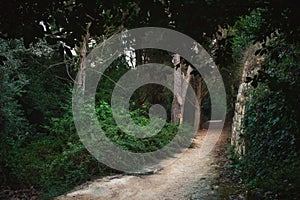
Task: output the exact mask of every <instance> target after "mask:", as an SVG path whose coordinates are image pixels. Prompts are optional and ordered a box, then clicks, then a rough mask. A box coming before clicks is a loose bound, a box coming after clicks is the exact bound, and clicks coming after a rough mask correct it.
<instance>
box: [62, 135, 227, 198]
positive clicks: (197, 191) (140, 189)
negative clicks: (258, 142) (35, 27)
mask: <svg viewBox="0 0 300 200" xmlns="http://www.w3.org/2000/svg"><path fill="white" fill-rule="evenodd" d="M216 134H218V133H217V132H216ZM205 135H206V130H201V131H199V132H198V134H197V136H196V138H195V139H194V141H193V145H192V148H189V149H187V150H186V151H185V152H183V153H182V155H180V157H179V158H178V159H176V158H175V160H174V162H173V163H172V164H171V165H168V166H166V167H165V168H163V169H162V170H160V171H157V172H156V173H154V174H151V175H139V176H133V175H117V176H108V177H105V178H102V179H98V180H94V181H91V182H88V183H85V184H83V185H81V186H78V187H77V188H75V189H74V190H73V191H72V192H70V193H68V194H66V195H63V196H60V197H57V198H56V200H71V199H81V200H88V199H91V200H92V199H97V200H101V199H103V200H104V199H105V200H109V199H114V200H115V199H116V200H121V199H124V200H125V199H131V200H140V199H145V200H185V199H209V200H212V199H219V194H218V190H217V187H218V186H214V183H215V179H216V178H217V176H218V172H217V170H216V167H217V164H216V163H217V160H218V156H219V155H220V151H222V152H224V151H223V146H224V144H225V143H226V139H227V138H228V132H227V131H225V130H223V131H222V134H221V136H220V138H219V141H218V143H217V144H216V145H215V147H214V150H213V151H212V152H211V153H210V154H208V155H207V156H206V157H205V158H203V159H200V158H199V152H200V146H201V143H202V141H203V138H204V137H205Z"/></svg>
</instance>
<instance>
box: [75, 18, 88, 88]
mask: <svg viewBox="0 0 300 200" xmlns="http://www.w3.org/2000/svg"><path fill="white" fill-rule="evenodd" d="M91 25H92V22H89V23H87V25H86V34H85V35H83V36H82V41H81V43H80V48H79V59H80V63H79V71H78V79H77V83H76V84H78V85H79V86H81V87H82V90H83V91H85V81H86V80H85V79H86V66H85V64H84V61H85V58H86V55H87V49H88V41H89V38H90V33H89V29H90V27H91Z"/></svg>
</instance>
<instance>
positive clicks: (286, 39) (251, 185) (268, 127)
mask: <svg viewBox="0 0 300 200" xmlns="http://www.w3.org/2000/svg"><path fill="white" fill-rule="evenodd" d="M267 12H268V9H256V10H254V11H252V12H251V13H250V14H249V15H247V16H245V17H242V18H241V19H240V20H238V21H237V22H236V23H235V26H234V27H233V29H234V32H235V36H234V37H233V39H232V41H233V43H232V49H233V52H234V53H233V56H235V58H236V60H235V62H236V63H237V64H239V61H241V57H242V56H243V51H241V50H242V49H243V48H247V47H249V46H250V45H253V43H254V42H257V40H255V38H256V37H257V35H259V33H260V32H262V31H264V29H265V27H266V26H267V23H268V19H266V18H265V14H266V13H267ZM282 15H283V16H284V13H282ZM298 28H299V27H298ZM290 34H291V32H289V33H288V34H287V33H284V32H280V29H279V28H278V29H274V33H273V34H271V35H269V36H268V37H269V38H266V39H265V40H264V41H262V45H263V48H262V49H259V50H258V51H257V52H256V53H255V54H256V55H257V54H260V55H262V56H264V57H265V61H264V63H263V65H262V67H261V70H260V71H259V73H258V75H256V76H255V77H248V80H247V82H250V83H249V84H251V85H252V87H253V89H252V90H250V91H248V93H247V94H246V96H247V97H248V98H249V101H248V103H247V105H246V111H245V116H244V119H243V135H242V137H241V138H240V139H241V140H243V141H245V149H246V150H245V153H244V154H243V155H242V156H241V157H239V156H238V157H234V156H233V157H232V158H233V161H234V168H235V173H237V174H238V176H239V177H241V180H242V182H243V183H244V184H246V188H247V190H250V191H253V190H254V191H256V192H257V193H260V195H261V196H262V197H264V198H266V199H297V193H298V192H297V191H299V187H300V185H299V177H300V174H299V172H300V171H299V169H300V168H299V164H300V163H299V116H300V113H299V109H298V105H299V103H300V102H299V101H300V98H299V92H298V87H299V84H300V76H299V75H300V68H299V64H300V63H299V53H300V48H299V43H298V41H295V40H294V39H296V38H290V37H291V35H290ZM295 37H296V36H295ZM241 52H242V53H241ZM252 56H254V55H252ZM264 194H265V195H264ZM257 198H258V197H257Z"/></svg>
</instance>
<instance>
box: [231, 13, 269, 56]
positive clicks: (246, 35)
mask: <svg viewBox="0 0 300 200" xmlns="http://www.w3.org/2000/svg"><path fill="white" fill-rule="evenodd" d="M265 12H267V11H266V10H265V9H262V8H258V9H255V10H253V11H252V12H251V13H250V14H249V15H246V16H243V17H240V19H239V20H237V21H236V23H235V24H234V27H233V30H232V31H233V33H231V34H233V35H234V36H235V37H233V40H232V57H233V58H234V61H235V62H239V61H240V60H241V57H242V54H241V52H243V51H244V50H245V49H246V48H247V47H249V46H250V45H251V44H252V43H253V42H255V41H256V40H257V35H258V34H259V33H260V31H261V29H263V27H264V26H265V25H266V20H265V19H264V18H263V16H262V15H263V13H265Z"/></svg>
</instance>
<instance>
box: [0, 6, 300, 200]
mask: <svg viewBox="0 0 300 200" xmlns="http://www.w3.org/2000/svg"><path fill="white" fill-rule="evenodd" d="M12 13H14V16H12ZM0 16H1V20H0V94H1V95H0V180H1V181H0V187H1V188H0V189H1V190H7V189H9V190H18V189H22V188H30V187H31V186H33V188H35V189H36V190H37V191H38V192H39V195H40V197H41V198H46V199H48V198H51V197H53V196H57V195H59V194H62V193H64V192H66V191H67V190H69V189H70V188H72V187H74V186H75V185H78V184H80V183H82V182H85V181H87V180H90V179H91V178H93V177H94V176H102V175H107V174H110V173H118V172H117V171H115V170H113V169H110V168H109V167H107V166H105V165H103V164H101V163H99V162H97V160H96V159H95V158H93V157H92V156H91V155H90V154H89V152H88V151H87V150H86V149H85V147H84V146H83V144H82V143H81V142H80V140H79V137H78V135H77V134H76V130H75V126H74V122H73V116H72V105H71V98H72V88H73V84H74V82H73V80H74V79H75V75H76V73H77V72H78V70H79V68H80V62H81V57H82V56H84V55H82V51H81V50H82V47H83V46H84V44H83V43H84V42H83V38H84V37H85V36H86V35H89V36H90V38H89V39H93V40H89V41H87V42H88V43H89V44H90V43H92V42H94V43H95V44H97V43H99V42H101V41H103V39H105V38H108V37H109V36H111V35H112V34H114V33H116V32H119V31H120V30H124V29H130V28H134V27H143V26H159V27H166V28H171V29H175V30H178V31H181V32H183V33H185V34H187V35H189V36H191V37H193V38H194V39H195V40H197V41H199V42H200V43H201V44H202V45H203V46H204V47H205V48H206V49H207V51H209V52H210V53H211V55H212V56H213V57H214V59H215V61H216V63H217V65H218V67H219V69H220V71H221V74H222V76H223V79H224V82H225V87H226V92H227V100H228V106H227V107H228V116H229V117H232V116H231V115H230V114H231V113H232V112H231V111H232V110H233V109H234V100H235V95H236V92H237V91H236V90H237V87H238V84H239V81H240V75H241V71H242V67H243V66H242V64H241V59H242V57H243V53H244V50H245V49H246V48H247V47H249V46H250V45H252V44H254V43H257V42H260V43H261V44H262V48H261V49H260V50H259V51H257V52H256V53H257V54H261V55H263V56H264V57H265V58H266V59H265V62H264V65H263V67H262V69H261V71H260V72H259V74H258V76H257V77H251V80H249V81H251V85H252V86H253V90H252V92H251V93H249V94H248V95H249V97H250V101H249V103H248V105H247V112H246V115H245V118H244V121H243V126H244V135H243V137H242V139H244V140H245V141H246V149H247V151H246V152H245V154H244V155H242V157H241V158H237V157H236V156H235V154H234V153H233V155H231V158H232V161H233V163H232V165H231V166H232V167H233V168H234V173H236V175H237V176H238V177H240V178H241V181H242V183H244V184H245V185H246V187H247V189H248V190H258V191H271V192H272V193H271V194H269V196H268V198H271V199H272V198H275V195H277V196H278V198H280V199H291V198H294V197H295V196H297V194H296V192H297V191H299V187H300V181H299V177H300V170H299V169H300V168H299V165H300V163H299V150H300V149H299V148H300V133H299V128H300V127H299V124H300V113H299V109H298V105H299V103H300V102H299V100H300V96H299V89H298V88H299V87H300V65H299V64H300V63H299V62H300V60H299V58H300V55H299V54H300V44H299V38H300V37H299V36H300V34H299V29H300V26H299V20H298V19H299V17H300V16H299V12H298V11H297V5H296V3H294V2H292V1H283V0H281V1H268V0H267V1H266V0H264V1H262V0H253V1H250V0H249V1H244V3H240V1H238V0H234V1H229V0H228V1H227V0H226V1H218V0H203V1H191V0H179V1H164V0H153V1H152V0H150V1H145V2H144V1H139V0H137V1H129V2H127V1H105V2H101V1H93V2H92V1H89V3H86V2H85V1H56V0H55V1H53V0H52V1H37V0H31V1H28V0H27V1H25V0H24V1H1V5H0ZM41 22H42V25H43V26H42V25H41V24H40V23H41ZM87 24H91V26H90V27H88V28H87V27H86V26H87ZM267 37H268V38H267ZM94 43H93V44H92V45H91V46H88V47H87V49H88V52H89V51H90V50H91V49H92V47H93V45H95V44H94ZM71 50H74V51H75V52H76V54H74V53H72V52H71ZM149 54H150V53H149ZM150 57H151V58H152V59H153V60H159V61H160V62H164V63H168V64H170V63H171V55H170V54H169V53H168V52H164V53H161V52H158V53H156V54H154V53H152V54H150ZM137 62H139V61H137ZM128 70H130V66H128V64H127V63H126V61H125V58H124V57H120V59H118V60H116V61H115V62H114V63H113V64H112V66H110V68H109V69H108V70H107V71H106V72H105V76H104V78H103V80H101V87H99V90H98V91H97V94H96V96H97V98H96V99H97V100H96V101H97V102H96V108H95V110H96V111H97V116H98V119H99V123H100V124H101V125H103V128H104V129H105V130H107V132H109V134H108V137H110V138H111V140H112V141H113V142H115V143H116V144H117V145H119V146H121V147H122V148H123V149H126V150H128V151H132V152H150V151H155V150H156V149H159V148H161V147H162V146H164V145H165V144H167V143H168V142H169V141H170V140H171V139H172V138H173V136H174V133H176V129H177V125H176V124H172V123H170V117H169V116H168V123H167V124H166V125H165V126H164V128H163V129H162V131H161V132H160V134H158V135H157V136H156V137H152V138H147V139H136V138H134V137H132V136H129V135H127V134H124V133H123V132H122V131H121V130H120V128H118V127H117V126H116V124H115V122H114V119H113V117H112V111H111V107H110V97H111V93H112V90H113V88H114V86H115V83H116V82H117V80H118V79H119V77H120V76H122V74H124V73H125V72H126V71H128ZM147 87H148V89H147V88H144V89H143V88H142V89H140V90H138V91H137V92H136V93H135V94H134V97H136V98H133V99H132V102H131V105H132V106H131V111H130V114H131V117H132V118H133V120H134V121H135V123H137V124H139V125H147V124H148V123H149V117H148V108H149V106H150V105H151V104H155V103H157V102H162V100H161V97H163V96H165V97H166V98H165V99H163V103H162V104H163V105H164V106H165V107H166V108H167V110H168V112H169V111H170V110H171V104H172V94H170V91H168V90H165V89H164V88H159V89H158V88H157V87H156V86H155V87H154V86H153V85H152V86H151V85H148V86H147ZM149 88H150V89H151V88H152V89H151V90H152V91H153V95H152V96H151V95H150V96H148V95H146V94H144V92H145V91H147V90H149ZM153 88H157V90H156V91H154V90H153ZM140 95H142V96H143V100H141V99H139V98H138V96H140ZM153 96H154V97H153ZM209 109H210V106H209V96H208V95H207V96H205V97H204V100H203V104H202V114H203V113H205V114H206V115H205V116H203V118H204V119H205V120H206V119H209Z"/></svg>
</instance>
